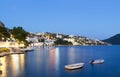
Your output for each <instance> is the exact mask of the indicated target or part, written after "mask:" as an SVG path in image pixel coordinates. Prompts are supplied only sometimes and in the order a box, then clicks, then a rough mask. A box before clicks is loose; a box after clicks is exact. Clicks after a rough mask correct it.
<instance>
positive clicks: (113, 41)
mask: <svg viewBox="0 0 120 77" xmlns="http://www.w3.org/2000/svg"><path fill="white" fill-rule="evenodd" d="M103 41H104V42H107V43H110V44H120V34H116V35H115V36H112V37H110V38H108V39H105V40H103Z"/></svg>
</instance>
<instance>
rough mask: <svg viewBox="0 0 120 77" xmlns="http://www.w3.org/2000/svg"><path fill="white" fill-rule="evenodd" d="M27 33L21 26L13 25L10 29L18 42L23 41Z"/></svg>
mask: <svg viewBox="0 0 120 77" xmlns="http://www.w3.org/2000/svg"><path fill="white" fill-rule="evenodd" d="M28 34H29V33H28V32H27V31H25V30H24V29H23V28H22V27H20V26H19V27H14V28H13V29H12V35H13V37H14V38H15V39H17V40H19V42H22V41H23V42H25V41H26V37H27V35H28Z"/></svg>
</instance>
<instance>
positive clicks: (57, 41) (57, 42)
mask: <svg viewBox="0 0 120 77" xmlns="http://www.w3.org/2000/svg"><path fill="white" fill-rule="evenodd" d="M54 43H55V45H72V43H71V42H68V41H65V40H63V39H60V38H58V39H57V40H56V41H55V42H54Z"/></svg>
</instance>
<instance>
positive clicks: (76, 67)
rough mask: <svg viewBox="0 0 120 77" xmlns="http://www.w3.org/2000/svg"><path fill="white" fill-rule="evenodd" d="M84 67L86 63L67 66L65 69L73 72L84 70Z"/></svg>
mask: <svg viewBox="0 0 120 77" xmlns="http://www.w3.org/2000/svg"><path fill="white" fill-rule="evenodd" d="M83 66H84V63H76V64H70V65H65V69H68V70H73V69H78V68H82V67H83Z"/></svg>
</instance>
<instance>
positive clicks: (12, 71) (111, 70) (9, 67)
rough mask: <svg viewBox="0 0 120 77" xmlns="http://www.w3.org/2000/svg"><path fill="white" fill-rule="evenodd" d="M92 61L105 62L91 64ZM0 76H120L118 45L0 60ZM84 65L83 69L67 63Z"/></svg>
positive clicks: (49, 49)
mask: <svg viewBox="0 0 120 77" xmlns="http://www.w3.org/2000/svg"><path fill="white" fill-rule="evenodd" d="M91 59H104V60H105V63H103V64H96V65H91V64H89V61H90V60H91ZM0 61H1V63H2V64H3V65H2V66H0V70H1V71H2V72H0V77H120V46H60V47H59V46H58V47H44V48H42V47H41V48H36V50H35V51H32V52H26V54H14V55H10V56H5V57H1V58H0ZM79 62H84V63H85V66H84V67H83V68H82V69H77V70H71V71H70V70H66V69H64V66H65V65H67V64H73V63H79Z"/></svg>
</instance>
